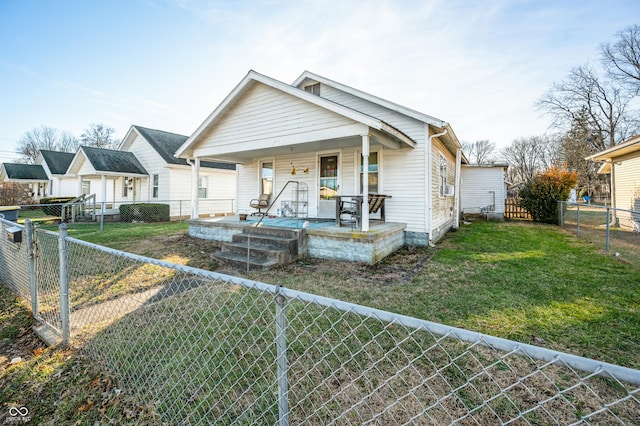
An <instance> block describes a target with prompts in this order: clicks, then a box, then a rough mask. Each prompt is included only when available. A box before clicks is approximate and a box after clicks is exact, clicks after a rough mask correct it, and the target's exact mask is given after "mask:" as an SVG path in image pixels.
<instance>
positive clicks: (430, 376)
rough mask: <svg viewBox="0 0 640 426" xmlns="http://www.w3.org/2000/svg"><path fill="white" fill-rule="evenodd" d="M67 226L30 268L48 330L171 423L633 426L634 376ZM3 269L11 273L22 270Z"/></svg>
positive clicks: (49, 236)
mask: <svg viewBox="0 0 640 426" xmlns="http://www.w3.org/2000/svg"><path fill="white" fill-rule="evenodd" d="M3 226H4V223H3ZM65 227H66V225H62V226H61V232H60V235H56V234H55V233H52V232H41V231H37V232H36V238H35V241H36V242H35V245H36V246H37V261H36V265H37V267H38V269H40V268H43V267H45V266H44V265H47V266H46V267H47V268H50V271H51V272H50V273H49V272H48V273H40V272H38V274H37V277H38V280H39V281H41V280H42V281H47V280H50V281H51V282H49V283H44V282H38V290H39V297H40V296H42V295H43V293H44V292H45V290H46V289H48V290H49V291H51V293H52V294H53V293H57V294H58V296H59V298H60V304H59V310H60V315H58V317H56V318H54V320H53V321H54V323H53V324H51V326H52V328H54V329H58V330H59V331H58V334H59V335H60V337H61V338H62V339H65V331H64V330H65V328H66V329H67V330H68V333H67V336H66V338H67V339H69V341H70V343H72V344H74V345H76V346H78V347H80V348H82V350H83V351H85V353H87V354H88V355H89V356H90V357H91V358H92V359H93V360H94V361H95V362H96V363H97V364H99V365H100V366H101V367H102V368H104V369H106V370H108V371H110V372H111V373H112V374H114V375H115V376H116V377H117V378H118V379H119V382H120V384H119V385H120V388H121V389H122V391H123V392H127V393H129V394H132V395H135V396H136V397H137V398H138V400H139V401H140V403H141V404H143V405H145V406H147V407H152V408H153V409H154V410H156V411H157V412H158V413H159V414H160V416H161V418H162V419H163V421H164V422H165V423H167V424H184V425H197V424H214V423H220V424H256V425H258V424H259V425H262V424H279V425H288V424H296V425H297V424H322V425H324V424H337V425H338V424H384V425H387V424H391V425H396V424H398V425H400V424H603V425H604V424H606V425H610V424H638V423H640V371H638V370H634V369H630V368H625V367H622V366H616V365H612V364H606V363H603V362H600V361H596V360H591V359H586V358H581V357H577V356H574V355H570V354H566V353H562V352H557V351H552V350H549V349H546V348H541V347H536V346H532V345H529V344H523V343H518V342H515V341H510V340H506V339H501V338H495V337H491V336H486V335H482V334H479V333H475V332H471V331H467V330H463V329H459V328H454V327H449V326H445V325H442V324H437V323H433V322H429V321H425V320H420V319H416V318H411V317H407V316H402V315H397V314H394V313H391V312H386V311H382V310H377V309H371V308H367V307H364V306H360V305H355V304H350V303H346V302H342V301H339V300H335V299H330V298H325V297H320V296H316V295H313V294H308V293H303V292H299V291H294V290H290V289H286V288H281V287H278V286H273V285H269V284H265V283H260V282H255V281H250V280H246V279H240V278H236V277H232V276H228V275H224V274H219V273H215V272H209V271H203V270H198V269H194V268H190V267H186V266H180V265H174V264H170V263H167V262H163V261H159V260H155V259H150V258H145V257H142V256H138V255H133V254H130V253H125V252H121V251H116V250H113V249H109V248H105V247H101V246H97V245H95V244H91V243H87V242H83V241H80V240H77V239H74V238H69V237H67V236H66V235H65ZM2 231H3V233H4V232H6V231H5V229H4V228H3V230H2ZM2 253H3V258H4V251H3V252H2ZM41 258H46V259H49V260H46V261H45V259H41ZM56 258H57V259H59V262H60V263H59V265H58V270H57V271H56V270H55V269H56V261H55V260H54V259H56ZM47 262H49V263H47ZM64 264H66V266H65V265H64ZM2 268H3V269H2V271H0V274H1V275H0V277H2V279H3V280H4V277H5V276H6V274H7V273H8V272H7V271H5V269H12V268H18V270H20V268H23V269H24V267H23V266H21V265H20V262H19V261H17V262H15V263H7V264H5V263H4V262H3V263H2ZM65 294H67V295H68V297H67V302H66V303H67V304H65V302H64V301H63V300H62V299H63V298H64V297H66V296H64V295H65ZM43 305H44V301H43V302H42V303H41V304H40V305H39V308H40V309H41V310H42V309H43V308H44V306H43ZM65 311H66V313H65ZM66 314H68V315H66ZM42 317H43V320H46V321H47V322H48V321H49V320H48V319H44V315H43V316H42ZM65 321H66V322H67V325H65V324H64V322H65Z"/></svg>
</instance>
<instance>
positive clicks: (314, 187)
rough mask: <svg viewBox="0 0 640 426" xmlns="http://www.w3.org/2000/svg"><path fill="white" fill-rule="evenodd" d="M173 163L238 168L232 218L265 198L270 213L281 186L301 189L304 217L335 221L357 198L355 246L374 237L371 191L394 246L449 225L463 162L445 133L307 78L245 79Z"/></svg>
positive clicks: (411, 114)
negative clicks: (396, 231) (341, 207)
mask: <svg viewBox="0 0 640 426" xmlns="http://www.w3.org/2000/svg"><path fill="white" fill-rule="evenodd" d="M176 156H178V157H182V158H185V159H189V160H190V161H192V162H193V164H194V170H195V172H194V173H196V174H197V173H198V169H199V167H200V165H201V164H202V162H203V161H219V162H228V163H236V164H238V186H237V200H238V210H239V211H240V212H242V211H243V210H245V209H249V207H250V202H251V200H252V199H256V198H258V197H259V196H260V195H261V194H263V193H265V192H270V193H271V195H270V203H271V206H272V209H271V210H270V211H271V212H275V211H276V210H277V209H279V208H280V207H281V206H285V205H286V204H283V203H286V202H288V201H290V197H291V195H290V192H289V189H288V188H287V189H285V192H284V193H283V194H282V195H280V198H277V197H278V194H279V193H280V192H281V191H282V190H283V189H284V188H285V186H286V185H287V182H289V181H295V182H297V183H300V184H304V185H306V188H308V194H305V196H306V199H307V205H306V206H305V207H304V213H305V215H306V217H309V218H330V219H336V214H337V213H336V199H337V197H347V196H351V195H356V196H357V195H363V194H364V196H363V199H364V203H363V208H362V215H361V216H362V217H361V221H360V223H359V224H358V225H359V229H358V230H357V231H359V234H358V235H359V238H368V237H370V236H371V235H373V234H375V227H373V226H372V223H374V222H372V220H373V219H374V218H375V217H377V216H372V217H369V214H368V213H369V209H368V208H367V206H368V197H367V196H366V194H371V193H376V194H384V195H386V196H390V197H391V198H388V199H387V200H386V202H385V215H386V218H385V220H386V222H387V223H396V224H399V225H400V226H401V238H400V240H399V244H400V245H402V244H415V245H427V244H430V243H431V242H435V241H437V240H438V239H440V238H441V237H442V236H443V235H444V233H445V232H446V231H447V230H449V229H450V228H452V227H455V226H457V225H458V216H459V215H458V212H459V180H460V167H461V164H462V163H463V162H465V163H466V159H465V157H464V155H463V154H462V151H461V145H460V142H459V141H458V139H457V137H456V135H455V133H454V132H453V130H452V129H451V126H450V125H449V124H448V123H447V122H445V121H442V120H439V119H437V118H434V117H431V116H428V115H426V114H423V113H420V112H418V111H415V110H412V109H409V108H407V107H404V106H401V105H398V104H396V103H393V102H390V101H387V100H384V99H381V98H378V97H376V96H373V95H371V94H369V93H366V92H363V91H360V90H357V89H354V88H352V87H349V86H346V85H344V84H341V83H338V82H335V81H332V80H329V79H327V78H325V77H322V76H319V75H316V74H313V73H311V72H308V71H305V72H304V73H303V74H302V75H300V77H298V78H297V79H296V81H295V82H293V84H291V85H289V84H286V83H283V82H280V81H278V80H275V79H273V78H270V77H267V76H265V75H262V74H259V73H257V72H255V71H250V72H249V73H248V74H247V75H246V76H245V77H244V78H243V79H242V81H241V82H240V83H239V84H238V85H237V86H236V87H235V88H234V89H233V91H232V92H231V93H230V94H229V95H228V96H227V97H226V98H225V99H224V100H223V101H222V103H221V104H220V105H218V106H217V107H216V108H215V110H214V111H213V112H212V113H211V114H210V115H209V116H208V117H207V119H206V120H205V121H204V122H203V123H202V124H201V125H200V126H199V127H198V129H197V130H196V131H195V132H194V133H193V134H192V135H191V136H190V137H189V138H188V139H187V140H186V142H185V143H184V144H183V145H182V146H181V147H180V148H179V149H178V150H177V152H176ZM364 170H366V171H367V178H365V179H363V178H362V176H363V171H364ZM194 195H195V194H194ZM194 195H192V197H193V198H194V199H195V196H194ZM192 217H193V218H195V217H196V216H195V215H194V214H192ZM375 223H377V222H375ZM212 238H215V237H212ZM397 243H398V240H396V243H394V244H395V245H396V246H395V247H391V248H390V250H394V249H395V248H397ZM311 247H312V244H311V243H310V253H309V254H310V255H312V256H313V253H312V252H311ZM345 250H349V249H348V248H346V246H345ZM334 254H335V253H331V250H329V251H325V252H323V254H321V255H319V256H318V257H332V256H333V255H334ZM338 257H339V255H338ZM356 260H361V259H356ZM364 260H365V261H372V262H375V261H377V260H379V256H377V255H374V256H373V258H371V259H364Z"/></svg>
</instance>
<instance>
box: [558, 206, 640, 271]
mask: <svg viewBox="0 0 640 426" xmlns="http://www.w3.org/2000/svg"><path fill="white" fill-rule="evenodd" d="M559 203H560V213H561V214H560V226H562V227H563V228H565V229H566V230H568V231H570V232H572V233H574V234H575V235H576V236H577V237H578V238H581V239H584V240H586V241H589V242H591V243H593V244H595V245H596V246H598V247H600V248H601V249H602V250H604V251H606V252H608V253H611V254H612V255H614V256H617V257H620V258H622V259H624V260H626V261H628V262H631V263H634V264H636V265H640V211H636V210H626V209H614V208H612V207H609V206H601V205H597V204H583V203H568V202H565V201H560V202H559Z"/></svg>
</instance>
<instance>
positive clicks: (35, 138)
mask: <svg viewBox="0 0 640 426" xmlns="http://www.w3.org/2000/svg"><path fill="white" fill-rule="evenodd" d="M59 148H60V146H59V132H58V130H56V129H54V128H52V127H47V126H41V127H35V128H33V129H31V130H29V131H27V132H25V134H24V135H22V137H21V138H20V140H19V141H18V147H17V150H16V152H17V153H18V154H20V155H21V156H22V160H23V161H24V162H26V163H35V161H36V158H38V153H39V152H40V150H41V149H48V150H52V151H56V150H58V149H59Z"/></svg>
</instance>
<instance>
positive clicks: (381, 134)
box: [175, 70, 416, 163]
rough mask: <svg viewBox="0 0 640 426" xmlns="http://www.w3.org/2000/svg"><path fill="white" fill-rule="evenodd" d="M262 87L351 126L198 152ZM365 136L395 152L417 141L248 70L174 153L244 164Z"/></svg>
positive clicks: (343, 143) (345, 144)
mask: <svg viewBox="0 0 640 426" xmlns="http://www.w3.org/2000/svg"><path fill="white" fill-rule="evenodd" d="M257 83H260V84H264V85H266V86H268V87H270V88H272V89H275V90H278V91H280V92H284V93H286V94H288V95H291V96H294V97H295V98H297V99H300V100H302V101H305V102H308V103H310V104H313V105H316V106H318V107H320V108H323V109H325V110H328V111H330V112H333V113H335V114H338V115H340V116H342V117H344V118H347V119H349V120H350V121H351V122H352V124H351V125H344V126H340V127H327V128H322V129H316V130H314V131H306V132H300V133H296V134H287V135H282V137H277V138H275V140H273V139H261V140H256V141H251V142H250V143H244V144H242V143H241V144H235V145H225V146H221V147H218V146H215V147H211V146H210V147H209V148H208V149H207V150H204V149H199V147H198V145H199V143H200V142H201V141H202V139H203V137H204V136H205V134H206V133H207V132H209V131H210V130H211V129H213V128H214V127H215V126H216V124H217V123H219V122H220V121H221V120H222V118H223V116H225V114H226V113H228V112H229V111H231V110H232V109H233V107H234V106H235V105H236V103H237V102H238V101H239V99H240V98H242V96H243V95H244V94H245V93H246V92H247V91H248V90H249V89H251V88H252V87H253V86H254V85H255V84H257ZM364 134H368V135H369V136H370V143H371V144H372V145H376V144H378V145H384V146H386V147H388V148H392V149H398V148H400V147H402V146H409V147H415V146H416V142H415V141H414V140H413V139H412V138H410V137H409V136H407V135H406V134H404V133H403V132H402V131H400V130H398V129H397V128H395V127H393V126H392V125H390V124H388V123H386V122H384V121H383V120H380V119H378V118H375V117H372V116H370V115H367V114H364V113H362V112H360V111H356V110H354V109H352V108H348V107H346V106H344V105H340V104H338V103H335V102H333V101H330V100H328V99H325V98H322V97H320V96H317V95H314V94H311V93H308V92H306V91H304V90H302V89H299V88H297V87H294V86H291V85H288V84H286V83H283V82H281V81H278V80H275V79H273V78H270V77H267V76H265V75H262V74H259V73H257V72H255V71H253V70H252V71H249V73H248V74H247V75H246V76H245V78H244V79H243V80H242V81H241V82H240V83H239V84H238V85H237V86H236V87H235V88H234V89H233V91H232V92H231V93H230V94H229V95H228V96H227V97H226V98H225V99H224V100H223V101H222V103H221V104H220V105H218V107H217V108H216V109H215V110H214V111H213V112H212V113H211V115H209V117H207V119H206V120H205V121H204V122H203V123H202V124H201V125H200V126H199V127H198V129H196V131H195V132H194V133H193V134H192V135H191V136H190V137H189V138H188V139H187V140H186V141H185V143H184V144H183V145H182V146H181V147H180V148H179V149H178V150H177V151H176V154H175V155H176V157H182V158H194V157H201V158H202V159H209V160H218V161H228V162H236V163H243V162H245V161H246V160H248V159H250V158H255V157H260V156H264V155H279V154H286V153H291V152H313V151H318V150H326V149H334V148H343V147H354V146H360V145H361V142H362V138H361V136H362V135H364Z"/></svg>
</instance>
